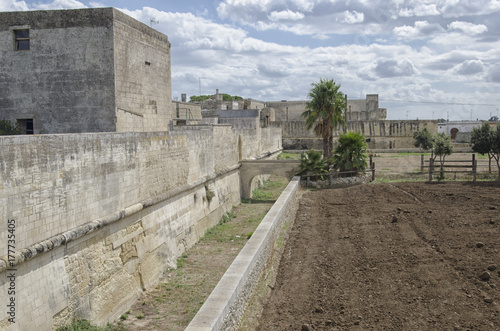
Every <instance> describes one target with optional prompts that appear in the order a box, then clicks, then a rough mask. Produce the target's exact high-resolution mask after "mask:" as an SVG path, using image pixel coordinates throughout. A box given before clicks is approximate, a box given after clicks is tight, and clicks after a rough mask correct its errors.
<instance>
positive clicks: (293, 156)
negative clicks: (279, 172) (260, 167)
mask: <svg viewBox="0 0 500 331" xmlns="http://www.w3.org/2000/svg"><path fill="white" fill-rule="evenodd" d="M277 159H278V160H300V153H281V154H279V155H278V157H277Z"/></svg>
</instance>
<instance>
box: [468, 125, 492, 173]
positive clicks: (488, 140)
mask: <svg viewBox="0 0 500 331" xmlns="http://www.w3.org/2000/svg"><path fill="white" fill-rule="evenodd" d="M494 135H495V133H494V132H493V131H492V130H491V127H490V125H489V124H488V123H483V125H482V126H481V127H480V128H473V129H472V134H471V138H470V145H471V147H472V150H473V151H474V152H476V153H479V154H481V155H485V154H487V155H488V160H489V162H488V164H489V172H491V159H492V158H493V155H494V153H493V149H492V147H493V138H494Z"/></svg>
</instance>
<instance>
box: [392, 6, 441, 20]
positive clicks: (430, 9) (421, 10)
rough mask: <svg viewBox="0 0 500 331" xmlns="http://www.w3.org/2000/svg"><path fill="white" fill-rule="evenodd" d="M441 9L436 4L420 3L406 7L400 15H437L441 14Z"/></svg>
mask: <svg viewBox="0 0 500 331" xmlns="http://www.w3.org/2000/svg"><path fill="white" fill-rule="evenodd" d="M440 14H441V13H440V11H439V10H438V9H437V6H436V4H430V5H427V4H421V3H418V4H417V6H415V7H410V8H408V7H406V8H403V9H401V10H400V11H399V16H402V17H411V16H435V15H440Z"/></svg>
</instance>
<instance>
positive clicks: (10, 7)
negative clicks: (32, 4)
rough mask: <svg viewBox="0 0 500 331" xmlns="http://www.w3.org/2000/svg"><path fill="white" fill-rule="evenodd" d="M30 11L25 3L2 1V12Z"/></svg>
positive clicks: (12, 0)
mask: <svg viewBox="0 0 500 331" xmlns="http://www.w3.org/2000/svg"><path fill="white" fill-rule="evenodd" d="M22 10H28V5H27V4H26V2H24V1H15V0H0V11H22Z"/></svg>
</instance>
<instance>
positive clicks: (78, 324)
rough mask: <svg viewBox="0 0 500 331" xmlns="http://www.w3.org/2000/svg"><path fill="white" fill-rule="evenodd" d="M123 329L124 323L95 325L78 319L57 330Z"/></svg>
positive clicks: (112, 330)
mask: <svg viewBox="0 0 500 331" xmlns="http://www.w3.org/2000/svg"><path fill="white" fill-rule="evenodd" d="M119 330H120V331H121V330H125V329H124V328H123V326H122V325H111V324H109V323H108V325H106V326H101V327H99V326H95V325H92V324H91V323H90V322H89V321H87V320H76V321H73V322H72V323H71V324H69V325H65V326H61V327H59V328H58V329H57V331H119Z"/></svg>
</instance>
